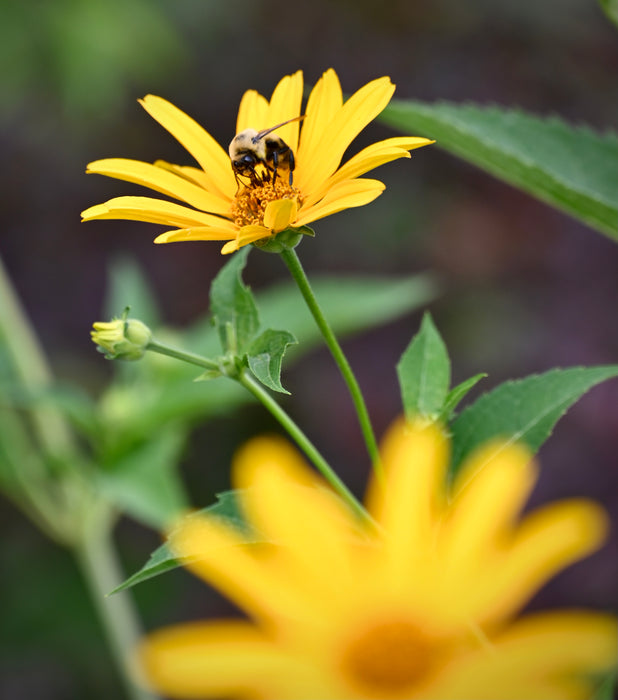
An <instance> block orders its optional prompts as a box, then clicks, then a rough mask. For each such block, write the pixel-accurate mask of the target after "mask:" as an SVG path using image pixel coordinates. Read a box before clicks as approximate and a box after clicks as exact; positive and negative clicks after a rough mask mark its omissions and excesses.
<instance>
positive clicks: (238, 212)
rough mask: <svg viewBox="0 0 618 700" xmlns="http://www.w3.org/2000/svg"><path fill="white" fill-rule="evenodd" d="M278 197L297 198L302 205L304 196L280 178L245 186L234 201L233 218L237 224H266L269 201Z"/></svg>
mask: <svg viewBox="0 0 618 700" xmlns="http://www.w3.org/2000/svg"><path fill="white" fill-rule="evenodd" d="M278 199H296V201H297V202H298V204H299V205H300V204H301V202H302V198H301V196H300V193H299V192H298V190H297V189H296V188H295V187H292V186H291V185H289V184H288V183H287V182H285V181H283V180H282V179H281V178H278V179H277V180H276V181H275V183H274V184H273V183H272V182H269V181H267V182H262V183H261V184H259V185H250V186H248V187H243V188H242V189H241V190H239V191H238V193H237V194H236V198H235V199H234V201H233V202H232V216H231V218H232V220H233V221H234V223H235V224H236V225H237V226H240V227H242V226H251V225H254V226H256V225H257V226H261V225H263V224H264V211H265V210H266V205H267V204H269V202H274V201H276V200H278Z"/></svg>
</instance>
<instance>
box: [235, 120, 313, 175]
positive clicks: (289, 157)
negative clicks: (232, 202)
mask: <svg viewBox="0 0 618 700" xmlns="http://www.w3.org/2000/svg"><path fill="white" fill-rule="evenodd" d="M304 118H305V116H304V115H303V116H300V117H294V118H293V119H288V120H287V121H285V122H281V124H277V125H276V126H271V127H270V128H269V129H263V130H262V131H256V130H255V129H245V130H244V131H241V132H240V133H239V134H236V136H234V138H233V139H232V142H231V143H230V147H229V149H228V151H229V154H230V160H231V161H232V169H233V170H234V177H235V178H236V183H237V184H238V185H239V186H240V184H241V181H240V180H239V179H238V176H239V175H240V176H242V177H248V178H249V179H250V180H251V184H252V185H254V186H256V185H262V184H264V183H266V182H269V181H271V177H270V173H272V184H273V185H274V184H275V180H276V179H277V168H278V167H280V166H282V165H283V166H285V167H286V168H287V169H288V171H289V183H290V187H291V186H292V180H293V173H294V167H295V162H294V153H293V152H292V149H291V148H290V147H289V146H288V145H287V143H286V142H285V141H284V140H283V139H282V138H281V137H280V136H277V135H276V134H273V133H272V132H273V131H276V130H277V129H279V128H281V127H282V126H285V125H286V124H289V123H290V122H297V121H300V120H301V119H304ZM259 164H261V165H263V166H264V167H265V168H266V171H267V172H266V175H263V176H260V175H259V174H258V173H257V172H256V171H255V167H256V166H257V165H259Z"/></svg>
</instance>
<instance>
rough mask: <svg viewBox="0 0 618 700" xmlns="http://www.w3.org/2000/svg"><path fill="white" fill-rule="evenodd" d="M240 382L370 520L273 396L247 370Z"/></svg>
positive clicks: (364, 517) (330, 480)
mask: <svg viewBox="0 0 618 700" xmlns="http://www.w3.org/2000/svg"><path fill="white" fill-rule="evenodd" d="M239 381H240V383H241V384H242V385H243V386H244V387H245V388H246V389H248V390H249V391H250V392H251V393H252V394H253V395H254V396H255V398H256V399H257V400H258V401H260V402H261V403H262V405H263V406H264V407H265V408H266V409H267V410H268V411H269V412H270V413H271V415H273V416H274V417H275V418H276V419H277V420H278V421H279V423H280V424H281V425H282V426H283V427H284V428H285V430H287V432H288V433H289V434H290V436H291V437H292V438H293V439H294V440H295V441H296V444H297V445H298V446H299V447H300V449H301V450H302V451H303V452H304V453H305V454H306V455H307V457H308V458H309V459H310V460H311V461H312V462H313V464H315V466H316V468H317V469H318V471H319V472H320V473H321V474H322V476H323V477H324V478H325V479H326V481H328V483H329V484H330V485H331V486H332V487H333V489H334V490H335V491H336V492H337V493H338V494H339V495H340V496H341V498H343V500H344V501H345V502H346V503H347V504H348V505H349V506H350V508H352V510H353V511H354V512H355V513H356V514H357V515H358V516H360V517H361V518H362V519H363V520H365V521H370V520H371V516H370V515H369V514H368V513H367V511H366V510H365V509H364V508H363V506H362V505H361V504H360V503H359V502H358V500H357V499H356V498H355V497H354V495H353V494H352V493H351V492H350V491H349V489H348V487H347V486H346V485H345V484H344V483H343V481H341V479H340V478H339V477H338V476H337V474H336V473H335V472H334V471H333V469H332V468H331V466H330V465H329V464H328V462H327V461H326V460H325V459H324V457H322V455H321V454H320V453H319V452H318V450H317V448H316V447H315V446H314V445H313V443H312V442H311V441H310V440H309V438H308V437H307V436H306V435H305V433H303V431H302V430H301V429H300V428H299V427H298V425H296V423H295V422H294V421H293V420H292V419H291V418H290V416H289V415H288V414H287V413H286V412H285V411H284V410H283V409H282V408H281V406H279V404H278V403H277V402H276V401H275V400H274V399H273V397H272V396H271V395H270V394H269V393H268V392H267V391H266V390H265V389H264V388H263V387H262V385H261V384H259V383H258V382H256V381H255V379H253V377H252V376H251V375H250V374H249V373H248V372H247V371H242V372H241V373H240V377H239Z"/></svg>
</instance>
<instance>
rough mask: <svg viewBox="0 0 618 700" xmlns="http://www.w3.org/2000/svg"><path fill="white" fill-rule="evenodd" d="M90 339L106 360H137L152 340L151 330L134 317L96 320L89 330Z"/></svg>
mask: <svg viewBox="0 0 618 700" xmlns="http://www.w3.org/2000/svg"><path fill="white" fill-rule="evenodd" d="M90 337H91V338H92V341H93V342H94V343H96V344H97V345H98V350H99V351H100V352H102V353H103V354H104V355H105V357H106V358H107V359H108V360H115V359H120V360H139V359H141V358H142V357H143V356H144V353H145V352H146V349H147V347H148V344H149V343H150V341H151V340H152V331H151V330H150V328H148V326H147V325H145V324H144V323H142V322H141V321H138V320H137V319H135V318H126V315H123V317H122V318H115V319H112V320H111V321H97V322H96V323H94V324H93V330H92V331H90Z"/></svg>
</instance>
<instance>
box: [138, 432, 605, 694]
mask: <svg viewBox="0 0 618 700" xmlns="http://www.w3.org/2000/svg"><path fill="white" fill-rule="evenodd" d="M382 458H383V464H384V468H385V471H386V482H385V484H378V483H374V484H372V485H370V489H369V492H368V497H367V500H366V504H367V509H368V511H369V513H370V515H371V516H372V518H373V519H374V522H375V526H370V525H367V524H365V525H363V524H361V523H359V522H358V520H357V518H356V517H355V516H354V514H352V513H351V512H350V511H349V510H348V509H347V508H346V506H345V505H344V504H343V503H342V502H341V501H340V500H338V499H337V498H336V497H335V496H334V495H333V493H332V492H331V491H329V490H328V489H327V488H326V486H325V485H324V484H323V483H321V481H320V480H319V479H318V478H317V477H316V476H314V475H313V474H312V473H311V472H310V471H309V469H308V468H307V467H306V465H304V463H303V462H302V460H301V459H300V457H299V456H298V455H297V453H296V452H295V450H294V449H293V448H291V447H290V446H289V445H288V444H287V443H286V442H284V441H283V440H280V439H274V438H273V439H271V438H257V439H255V440H254V441H252V442H250V443H249V444H248V445H247V446H246V447H245V448H243V449H242V450H241V451H240V453H239V454H238V456H237V458H236V460H235V464H234V478H235V485H236V486H237V487H238V488H239V489H242V490H241V491H240V492H239V493H240V499H241V501H240V504H241V507H242V510H243V512H244V516H245V518H246V521H247V522H248V523H249V524H250V526H251V527H252V528H253V529H254V530H255V532H256V533H258V536H257V539H258V540H259V539H260V538H261V540H262V541H263V544H255V543H253V544H247V542H246V539H245V534H241V533H240V532H239V531H238V530H236V529H234V528H233V527H231V526H229V525H228V524H226V523H225V522H223V521H221V520H217V519H216V518H214V517H210V518H208V517H201V516H197V517H196V516H193V517H190V518H188V519H186V520H184V521H183V524H181V526H180V527H179V528H178V529H177V530H176V531H175V532H174V533H173V534H172V535H171V537H170V543H171V546H172V548H173V550H174V551H175V553H176V554H177V555H178V556H179V557H182V558H183V559H184V560H185V562H186V564H187V566H188V567H189V568H190V569H191V570H192V571H193V572H194V573H196V574H197V575H198V576H200V577H202V578H203V579H204V580H205V581H206V582H208V583H209V584H211V585H213V586H214V587H216V588H218V589H219V590H220V591H222V592H223V593H225V594H226V595H227V596H228V597H229V598H230V599H231V600H232V601H234V602H235V603H236V604H237V605H238V606H239V607H240V608H241V609H243V610H244V611H245V612H246V613H247V615H248V617H249V619H246V620H239V619H236V620H222V621H210V622H197V623H189V624H181V625H178V626H175V627H171V628H167V629H162V630H159V631H157V632H155V633H153V634H151V635H150V636H149V637H148V638H147V639H146V640H145V642H144V645H143V647H142V650H141V658H142V660H143V664H144V667H145V669H146V673H147V676H148V678H149V679H150V681H151V682H152V685H153V686H154V687H155V688H156V689H157V690H158V691H160V692H162V693H164V694H166V695H170V696H172V697H175V698H206V697H259V698H277V699H278V700H292V699H293V700H309V699H316V698H321V699H323V700H335V699H337V700H339V699H341V700H343V699H345V700H352V699H361V698H362V699H365V700H371V699H374V700H378V699H379V700H414V699H415V698H419V699H421V698H422V699H423V700H576V699H578V698H588V697H590V696H591V692H592V684H593V680H592V674H595V673H599V672H601V671H602V670H604V669H608V667H611V666H612V665H613V664H615V662H616V653H617V651H618V625H617V622H616V619H615V618H614V617H612V616H610V615H608V614H603V613H598V612H597V613H595V612H588V611H583V610H565V611H553V612H545V613H529V614H524V615H521V616H519V617H518V616H517V613H518V611H519V610H520V609H521V607H522V606H523V605H524V604H525V603H526V601H527V600H528V599H529V598H530V597H531V595H532V594H533V593H534V592H535V591H536V590H537V589H538V588H539V587H540V586H542V585H543V584H544V583H545V582H546V581H547V580H548V579H549V578H551V577H552V576H553V575H554V574H555V573H556V572H558V571H560V570H561V569H563V568H564V567H566V566H567V565H569V564H570V563H571V562H573V561H575V560H577V559H580V558H582V557H583V556H585V555H587V554H588V553H590V552H591V551H593V550H594V549H596V548H597V547H598V546H599V544H600V543H601V541H602V540H603V537H604V533H605V530H606V526H607V523H606V519H605V516H604V513H603V511H602V510H601V509H600V508H598V507H597V506H596V505H594V504H592V503H590V502H588V501H584V500H570V501H563V502H560V503H556V504H552V505H549V506H545V507H543V508H541V509H539V510H537V511H536V512H533V513H531V514H529V515H526V516H525V517H523V519H520V511H521V509H522V507H523V505H524V503H525V501H526V499H527V497H528V495H529V493H530V491H531V489H532V487H533V485H534V483H535V480H536V474H537V470H536V467H535V465H534V464H533V463H532V462H531V461H530V457H529V454H528V453H527V451H526V450H524V449H523V448H520V447H518V446H499V445H497V444H492V445H488V446H485V447H484V448H482V449H481V450H480V451H477V452H476V453H475V454H474V455H473V456H472V457H470V458H469V459H468V460H467V463H466V464H465V465H464V466H463V468H462V470H461V471H460V472H459V473H458V475H457V477H456V479H455V480H454V482H453V484H452V487H451V488H449V489H447V488H446V483H447V478H446V477H447V465H448V462H449V456H448V444H447V442H446V441H445V439H444V437H443V436H442V434H441V433H440V431H439V430H437V429H436V428H435V427H431V426H430V427H428V428H425V429H423V430H421V429H409V428H406V427H403V426H402V424H397V425H396V426H395V427H394V428H392V429H391V431H390V433H389V435H388V436H387V438H386V440H385V443H384V445H383V450H382ZM255 539H256V538H252V540H253V541H254V540H255Z"/></svg>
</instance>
